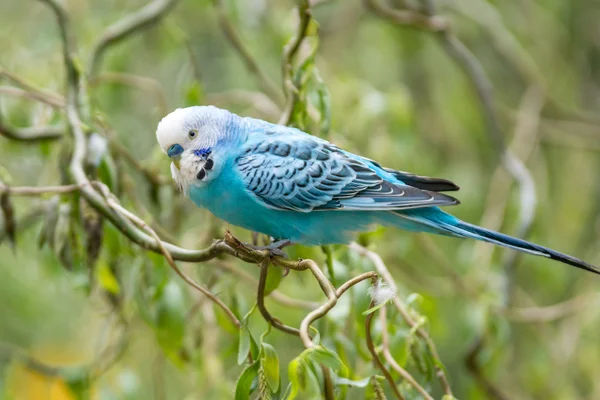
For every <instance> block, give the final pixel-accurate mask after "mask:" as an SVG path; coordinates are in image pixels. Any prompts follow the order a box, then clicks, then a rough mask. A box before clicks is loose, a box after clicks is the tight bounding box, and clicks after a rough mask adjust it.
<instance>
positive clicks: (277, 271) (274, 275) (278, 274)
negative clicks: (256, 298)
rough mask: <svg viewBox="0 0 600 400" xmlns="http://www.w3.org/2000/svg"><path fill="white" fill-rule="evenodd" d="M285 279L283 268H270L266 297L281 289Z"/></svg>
mask: <svg viewBox="0 0 600 400" xmlns="http://www.w3.org/2000/svg"><path fill="white" fill-rule="evenodd" d="M282 279H283V268H279V267H273V266H270V267H268V269H267V282H266V283H265V296H268V295H269V293H271V292H272V291H273V290H275V289H277V288H278V287H279V284H280V283H281V280H282Z"/></svg>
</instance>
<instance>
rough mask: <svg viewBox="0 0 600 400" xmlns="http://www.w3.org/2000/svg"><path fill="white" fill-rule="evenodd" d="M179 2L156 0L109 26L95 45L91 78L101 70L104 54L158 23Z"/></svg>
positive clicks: (91, 62) (90, 72)
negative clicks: (112, 47)
mask: <svg viewBox="0 0 600 400" xmlns="http://www.w3.org/2000/svg"><path fill="white" fill-rule="evenodd" d="M177 1H178V0H154V1H152V2H151V3H149V4H147V5H146V6H144V7H142V8H141V9H139V10H137V11H135V12H133V13H131V14H128V15H126V16H125V17H124V18H123V19H121V20H120V21H117V22H116V23H114V24H113V25H111V26H109V27H108V28H107V29H106V30H105V31H104V33H103V34H102V35H101V36H100V38H99V39H98V41H97V42H96V43H95V44H94V47H93V50H92V56H91V61H90V65H89V68H88V71H89V74H90V77H94V76H95V75H96V74H97V73H98V71H99V70H100V67H101V64H102V59H103V57H104V53H106V51H107V50H108V49H109V48H110V47H111V46H114V45H115V44H117V43H119V42H121V41H123V40H125V39H127V38H128V37H129V36H131V35H133V34H135V33H137V32H140V31H142V30H144V29H146V28H149V27H151V26H152V25H154V24H156V23H158V22H159V21H160V20H161V19H163V18H164V17H166V15H167V14H168V13H169V11H171V9H172V8H173V7H175V5H176V4H177Z"/></svg>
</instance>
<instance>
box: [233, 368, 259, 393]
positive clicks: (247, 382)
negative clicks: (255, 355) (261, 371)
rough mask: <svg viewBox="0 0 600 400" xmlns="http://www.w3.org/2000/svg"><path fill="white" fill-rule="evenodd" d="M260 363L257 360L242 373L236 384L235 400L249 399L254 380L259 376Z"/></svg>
mask: <svg viewBox="0 0 600 400" xmlns="http://www.w3.org/2000/svg"><path fill="white" fill-rule="evenodd" d="M259 367H260V363H259V362H258V361H255V362H254V363H252V364H250V365H249V366H247V367H246V369H244V371H242V374H241V375H240V377H239V378H238V381H237V383H236V385H235V400H249V399H250V391H251V389H252V382H254V379H256V377H257V376H258V368H259Z"/></svg>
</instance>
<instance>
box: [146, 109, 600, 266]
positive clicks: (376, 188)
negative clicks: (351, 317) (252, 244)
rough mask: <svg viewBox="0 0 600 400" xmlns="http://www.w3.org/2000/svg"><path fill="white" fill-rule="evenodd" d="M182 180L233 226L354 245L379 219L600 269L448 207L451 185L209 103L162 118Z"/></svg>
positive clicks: (282, 237) (164, 141)
mask: <svg viewBox="0 0 600 400" xmlns="http://www.w3.org/2000/svg"><path fill="white" fill-rule="evenodd" d="M156 136H157V139H158V143H159V144H160V147H161V148H162V150H163V151H164V152H165V153H166V154H167V155H168V156H169V157H170V158H171V160H172V163H171V172H172V175H173V178H174V179H175V181H176V182H177V185H178V186H179V187H180V188H181V189H182V190H183V191H184V192H185V193H186V194H187V195H189V197H190V198H191V199H192V200H193V201H194V202H195V203H196V204H197V205H198V206H199V207H204V208H206V209H208V210H209V211H210V212H212V213H213V214H214V215H215V216H217V217H218V218H221V219H223V220H225V221H227V222H229V223H231V224H233V225H237V226H241V227H243V228H246V229H250V230H252V231H256V232H261V233H264V234H267V235H269V236H271V237H272V238H274V243H272V245H270V246H268V248H269V249H270V250H273V251H276V250H277V249H281V247H282V246H284V245H287V244H291V243H299V244H305V245H323V244H333V243H348V242H349V241H351V239H352V238H353V236H354V235H355V234H356V233H357V232H361V231H366V230H369V229H370V228H372V227H373V226H375V225H377V224H380V225H385V226H393V227H397V228H401V229H406V230H409V231H416V232H429V233H435V234H441V235H447V236H454V237H458V238H471V239H477V240H483V241H485V242H489V243H493V244H496V245H500V246H504V247H508V248H511V249H515V250H519V251H522V252H525V253H529V254H534V255H538V256H542V257H547V258H550V259H553V260H557V261H561V262H563V263H566V264H569V265H573V266H575V267H578V268H581V269H584V270H587V271H591V272H595V273H598V274H600V268H598V267H596V266H593V265H590V264H587V263H585V262H583V261H581V260H579V259H577V258H574V257H571V256H568V255H566V254H563V253H560V252H558V251H555V250H552V249H549V248H546V247H543V246H540V245H537V244H533V243H530V242H527V241H525V240H521V239H517V238H514V237H510V236H508V235H504V234H502V233H498V232H493V231H490V230H487V229H485V228H481V227H478V226H475V225H472V224H469V223H466V222H463V221H461V220H460V219H458V218H456V217H454V216H452V215H450V214H448V213H446V212H444V211H442V210H441V209H440V208H439V207H442V206H451V205H455V204H458V203H459V202H458V200H456V199H455V198H453V197H451V196H448V195H447V194H443V193H442V192H447V191H453V190H458V186H456V185H455V184H454V183H452V182H450V181H448V180H445V179H438V178H430V177H425V176H418V175H413V174H410V173H407V172H402V171H397V170H394V169H390V168H385V167H383V166H381V165H380V164H378V163H377V162H375V161H373V160H370V159H367V158H364V157H361V156H358V155H356V154H352V153H350V152H348V151H345V150H342V149H340V148H339V147H336V146H335V145H334V144H331V143H329V142H327V141H325V140H323V139H320V138H317V137H315V136H312V135H309V134H307V133H305V132H302V131H300V130H298V129H295V128H290V127H286V126H281V125H276V124H271V123H268V122H265V121H262V120H258V119H253V118H242V117H240V116H238V115H235V114H233V113H231V112H229V111H227V110H222V109H219V108H216V107H212V106H197V107H189V108H180V109H177V110H175V111H173V112H172V113H170V114H169V115H167V116H166V117H164V118H163V119H162V120H161V121H160V123H159V124H158V129H157V131H156Z"/></svg>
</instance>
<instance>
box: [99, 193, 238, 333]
mask: <svg viewBox="0 0 600 400" xmlns="http://www.w3.org/2000/svg"><path fill="white" fill-rule="evenodd" d="M103 188H104V189H105V190H104V193H105V196H107V198H106V201H107V203H108V205H109V206H110V207H111V208H112V209H113V210H115V211H117V212H119V213H121V214H123V215H124V216H125V217H127V218H128V219H129V220H131V221H132V222H133V223H135V224H136V225H137V226H139V227H140V228H141V229H144V230H145V231H146V232H148V233H149V234H150V235H151V236H152V237H153V238H154V239H155V240H156V242H157V243H158V245H159V247H160V250H161V253H162V254H163V255H164V257H165V259H166V260H167V262H168V263H169V265H170V266H171V268H172V269H173V271H175V273H176V274H177V275H179V276H180V277H181V278H182V279H183V280H184V281H185V282H186V283H187V284H188V285H190V286H191V287H193V288H194V289H196V290H198V291H199V292H200V293H202V294H203V295H205V296H206V297H208V298H209V299H210V300H211V301H212V302H214V303H215V304H216V305H218V306H219V307H221V309H222V310H223V311H224V312H225V314H226V315H227V317H228V318H229V319H230V320H231V321H232V322H233V324H234V325H235V326H237V327H238V328H240V327H241V326H242V324H241V323H240V321H239V320H238V319H237V317H236V316H235V314H234V313H233V311H231V310H230V309H229V307H227V305H226V304H225V303H224V302H223V301H222V300H221V299H219V298H218V297H217V296H215V295H214V294H212V293H211V292H210V291H209V290H208V289H206V288H205V287H203V286H201V285H199V284H198V283H196V281H194V280H193V279H192V278H190V277H189V276H188V275H187V274H185V273H184V272H183V271H182V270H181V269H180V268H179V267H178V266H177V264H176V263H175V261H174V260H173V257H172V256H171V253H169V252H168V251H167V249H166V248H165V247H164V246H163V245H162V241H161V240H160V238H159V237H158V235H157V234H156V232H155V231H154V230H153V229H152V228H151V227H150V226H149V225H148V224H147V223H146V222H145V221H143V220H142V219H141V218H139V217H138V216H136V215H135V214H133V213H131V212H130V211H129V210H127V209H126V208H124V207H123V206H121V205H120V204H119V203H117V201H116V200H115V199H113V198H112V195H111V194H110V191H109V190H108V188H106V186H103Z"/></svg>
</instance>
